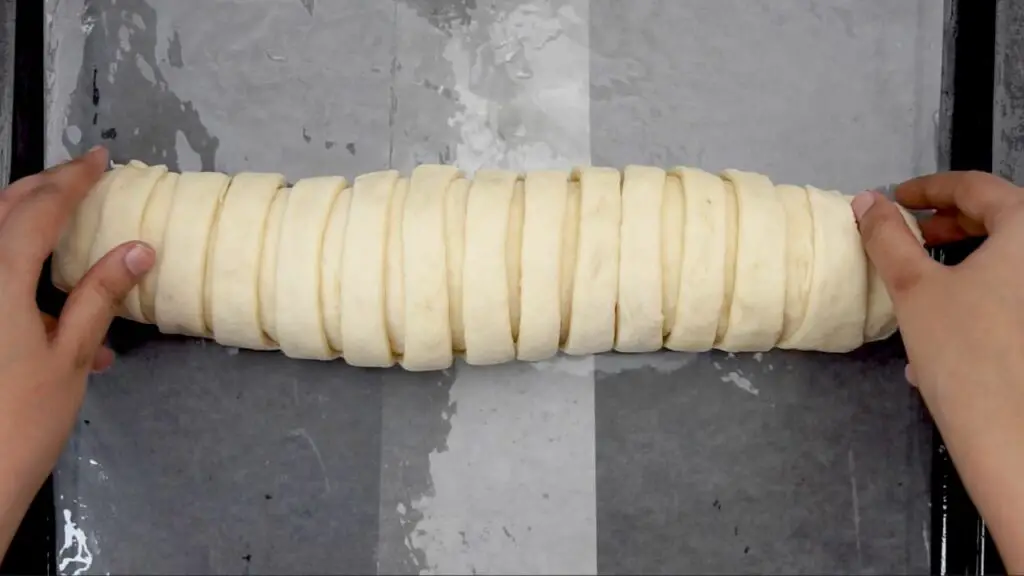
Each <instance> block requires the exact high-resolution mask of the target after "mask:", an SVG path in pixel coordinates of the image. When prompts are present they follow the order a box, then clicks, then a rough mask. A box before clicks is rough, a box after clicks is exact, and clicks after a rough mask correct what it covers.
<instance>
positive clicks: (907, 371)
mask: <svg viewBox="0 0 1024 576" xmlns="http://www.w3.org/2000/svg"><path fill="white" fill-rule="evenodd" d="M903 377H904V378H906V379H907V382H908V383H910V385H911V386H913V387H915V388H917V383H916V382H914V369H913V368H911V367H910V364H907V367H906V368H904V369H903Z"/></svg>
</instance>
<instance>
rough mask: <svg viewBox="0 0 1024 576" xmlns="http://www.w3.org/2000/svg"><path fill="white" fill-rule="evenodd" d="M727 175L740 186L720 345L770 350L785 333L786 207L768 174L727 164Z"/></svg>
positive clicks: (722, 347) (727, 348)
mask: <svg viewBox="0 0 1024 576" xmlns="http://www.w3.org/2000/svg"><path fill="white" fill-rule="evenodd" d="M722 177H723V178H724V179H726V180H728V181H729V182H731V183H732V185H733V187H734V190H735V194H736V216H737V219H736V222H737V225H736V230H737V235H736V263H735V276H734V280H735V281H734V285H733V293H732V301H731V303H730V305H729V321H728V327H727V328H726V331H725V334H724V336H722V338H721V340H720V341H719V342H718V343H717V344H716V348H718V349H720V350H725V351H728V352H755V351H767V350H770V349H771V348H773V347H774V346H775V344H776V343H777V342H778V340H779V335H780V334H782V322H783V312H784V309H785V305H786V211H785V210H784V209H783V207H782V203H781V202H780V201H779V197H778V196H777V195H776V194H775V186H774V185H773V184H772V182H771V180H769V179H768V178H766V177H765V176H762V175H760V174H755V173H753V172H742V171H739V170H726V171H725V172H724V173H723V175H722ZM727 266H728V263H727Z"/></svg>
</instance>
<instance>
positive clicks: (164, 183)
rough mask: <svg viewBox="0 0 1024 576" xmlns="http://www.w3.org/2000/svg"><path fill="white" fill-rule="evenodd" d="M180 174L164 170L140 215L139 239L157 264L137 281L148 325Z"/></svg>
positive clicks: (152, 317) (153, 320)
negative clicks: (144, 211)
mask: <svg viewBox="0 0 1024 576" xmlns="http://www.w3.org/2000/svg"><path fill="white" fill-rule="evenodd" d="M179 177H180V176H179V175H178V174H177V173H176V172H167V173H165V174H164V175H163V177H161V178H160V180H158V181H157V183H156V186H154V187H153V192H152V193H151V194H150V195H149V203H148V204H147V205H146V213H145V214H144V215H143V216H142V241H143V242H145V243H147V244H149V246H150V247H151V248H153V251H154V252H156V263H155V264H154V266H153V268H151V269H150V270H149V273H147V274H146V275H145V276H143V277H142V280H141V281H140V282H139V304H140V305H141V306H142V315H143V316H145V317H146V321H147V322H149V323H150V324H155V323H156V287H157V279H158V278H159V277H160V267H161V263H162V261H163V254H164V231H165V230H167V220H168V219H170V215H171V203H172V202H173V201H174V189H175V188H177V186H178V178H179Z"/></svg>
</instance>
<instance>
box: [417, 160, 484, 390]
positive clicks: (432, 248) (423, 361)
mask: <svg viewBox="0 0 1024 576" xmlns="http://www.w3.org/2000/svg"><path fill="white" fill-rule="evenodd" d="M459 177H461V174H460V173H459V171H458V169H456V168H455V167H453V166H436V165H423V166H417V167H416V168H415V169H414V170H413V172H412V177H411V178H410V179H409V194H408V196H406V198H405V210H404V214H403V215H402V239H403V241H402V267H403V269H404V276H405V352H404V354H403V355H402V360H401V362H402V367H403V368H405V369H406V370H410V371H425V370H441V369H444V368H448V367H449V366H451V365H452V358H453V356H452V331H451V326H450V324H449V322H450V320H449V314H448V271H447V269H446V267H445V262H446V261H447V260H446V255H445V254H446V250H445V245H444V237H445V226H444V211H445V204H446V202H445V197H446V196H447V194H448V187H449V186H450V185H451V183H452V181H454V180H455V179H457V178H459ZM467 220H468V217H467ZM463 281H465V275H463ZM463 297H465V293H464V294H463ZM467 348H468V339H467Z"/></svg>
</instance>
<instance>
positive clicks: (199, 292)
mask: <svg viewBox="0 0 1024 576" xmlns="http://www.w3.org/2000/svg"><path fill="white" fill-rule="evenodd" d="M230 182H231V179H230V178H229V177H228V176H226V175H224V174H221V173H219V172H184V173H182V175H181V176H180V177H179V178H178V185H177V187H176V188H175V189H174V200H173V202H172V203H171V213H170V216H169V217H168V221H167V230H166V231H165V232H164V254H163V262H162V263H161V264H160V277H159V278H158V279H157V290H156V321H157V325H158V326H159V328H160V331H161V332H163V333H165V334H185V335H189V336H198V337H206V336H210V332H209V327H208V326H207V325H206V311H205V301H206V297H205V293H206V268H207V266H206V260H207V255H208V254H209V249H208V248H209V243H210V241H211V235H212V232H213V228H214V224H215V223H216V218H217V212H218V210H219V209H220V204H221V200H222V199H223V197H224V193H225V192H226V191H227V189H228V185H229V183H230Z"/></svg>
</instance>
